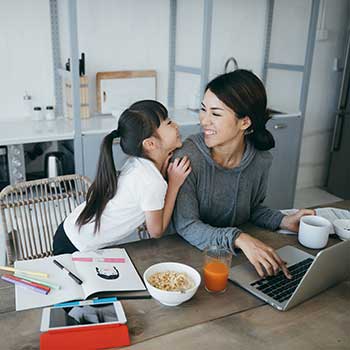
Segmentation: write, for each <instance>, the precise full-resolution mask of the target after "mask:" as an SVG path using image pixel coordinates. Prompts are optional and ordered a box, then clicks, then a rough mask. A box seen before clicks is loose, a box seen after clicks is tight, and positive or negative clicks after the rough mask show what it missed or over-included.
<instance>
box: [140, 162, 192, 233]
mask: <svg viewBox="0 0 350 350" xmlns="http://www.w3.org/2000/svg"><path fill="white" fill-rule="evenodd" d="M167 172H168V190H167V193H166V196H165V204H164V208H163V209H161V210H152V211H146V212H145V216H146V226H147V231H148V232H149V234H150V235H151V237H152V238H159V237H161V236H162V235H163V233H164V231H165V230H166V228H167V227H168V225H169V222H170V219H171V215H172V213H173V210H174V206H175V201H176V197H177V194H178V192H179V189H180V187H181V185H182V184H183V182H184V181H185V179H186V177H187V176H188V174H189V173H190V172H191V166H190V160H189V159H188V157H187V156H184V157H183V158H182V159H179V158H176V159H175V160H174V162H173V163H170V164H169V167H168V171H167Z"/></svg>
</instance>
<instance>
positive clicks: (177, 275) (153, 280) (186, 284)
mask: <svg viewBox="0 0 350 350" xmlns="http://www.w3.org/2000/svg"><path fill="white" fill-rule="evenodd" d="M148 282H149V283H150V284H151V285H152V286H153V287H155V288H158V289H161V290H166V291H169V292H183V291H185V290H188V289H191V288H193V287H194V281H193V280H192V278H191V277H189V276H188V275H187V274H186V273H185V272H176V271H163V272H156V273H154V274H153V275H151V276H150V277H149V278H148Z"/></svg>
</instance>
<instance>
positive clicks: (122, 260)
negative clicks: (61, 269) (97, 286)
mask: <svg viewBox="0 0 350 350" xmlns="http://www.w3.org/2000/svg"><path fill="white" fill-rule="evenodd" d="M72 261H79V262H108V263H125V259H124V258H83V257H81V258H72Z"/></svg>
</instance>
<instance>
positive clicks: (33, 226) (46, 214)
mask: <svg viewBox="0 0 350 350" xmlns="http://www.w3.org/2000/svg"><path fill="white" fill-rule="evenodd" d="M89 186H90V180H89V179H88V178H87V177H85V176H80V175H64V176H58V177H51V178H47V179H40V180H34V181H27V182H21V183H18V184H16V185H13V186H7V187H5V188H4V189H3V190H2V191H1V193H0V211H1V221H2V224H3V230H4V234H5V242H6V251H7V259H8V264H10V265H12V264H13V263H14V261H15V260H27V259H37V258H42V257H45V256H49V255H52V241H53V236H54V234H55V232H56V229H57V227H58V226H59V224H60V223H61V222H62V221H63V220H64V219H65V218H66V217H67V215H68V214H69V213H71V212H72V210H73V209H74V208H76V207H77V206H78V205H79V204H81V203H82V202H83V201H84V200H85V198H86V194H87V191H88V188H89Z"/></svg>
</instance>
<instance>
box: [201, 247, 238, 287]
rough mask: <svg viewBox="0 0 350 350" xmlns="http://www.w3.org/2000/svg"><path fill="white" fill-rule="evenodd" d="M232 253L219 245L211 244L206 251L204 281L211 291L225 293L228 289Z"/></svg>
mask: <svg viewBox="0 0 350 350" xmlns="http://www.w3.org/2000/svg"><path fill="white" fill-rule="evenodd" d="M231 261H232V253H231V252H230V251H229V250H227V249H225V248H223V247H219V246H210V247H208V248H207V249H205V251H204V265H203V271H204V283H205V289H206V290H207V291H208V292H210V293H223V292H224V291H225V290H226V286H227V279H228V274H229V271H230V268H231Z"/></svg>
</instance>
